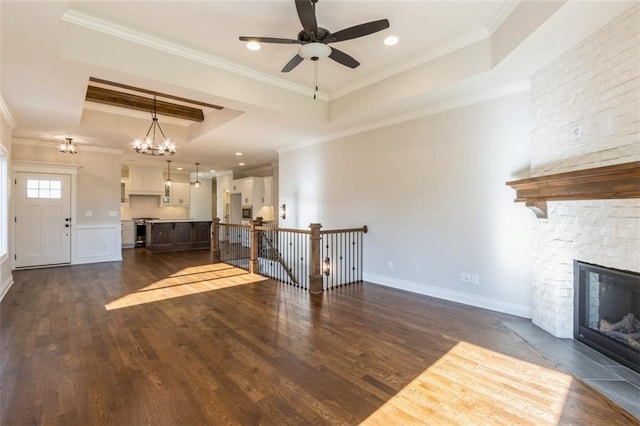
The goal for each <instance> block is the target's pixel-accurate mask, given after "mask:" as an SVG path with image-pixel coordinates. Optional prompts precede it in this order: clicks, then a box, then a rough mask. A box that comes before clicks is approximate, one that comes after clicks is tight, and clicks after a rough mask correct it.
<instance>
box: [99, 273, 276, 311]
mask: <svg viewBox="0 0 640 426" xmlns="http://www.w3.org/2000/svg"><path fill="white" fill-rule="evenodd" d="M264 280H266V278H265V277H262V276H260V275H256V274H250V273H248V272H247V271H245V270H243V269H239V268H234V267H231V266H229V265H225V264H222V263H216V264H211V265H201V266H192V267H188V268H184V269H182V270H180V271H178V272H176V273H174V274H171V275H169V276H168V277H167V278H163V279H161V280H158V281H156V282H154V283H152V284H149V285H148V286H146V287H143V288H141V289H139V290H136V291H135V292H133V293H130V294H127V295H125V296H122V297H120V298H118V299H116V300H114V301H113V302H110V303H107V304H106V305H105V308H106V309H107V310H108V311H110V310H112V309H120V308H127V307H129V306H136V305H141V304H145V303H152V302H158V301H161V300H167V299H173V298H176V297H182V296H189V295H192V294H197V293H204V292H207V291H213V290H220V289H223V288H228V287H235V286H239V285H244V284H251V283H255V282H260V281H264Z"/></svg>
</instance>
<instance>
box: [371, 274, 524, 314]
mask: <svg viewBox="0 0 640 426" xmlns="http://www.w3.org/2000/svg"><path fill="white" fill-rule="evenodd" d="M363 279H364V280H365V281H368V282H371V283H375V284H379V285H383V286H386V287H392V288H397V289H398V290H406V291H410V292H412V293H418V294H422V295H425V296H431V297H435V298H437V299H444V300H449V301H451V302H457V303H463V304H465V305H471V306H476V307H478V308H483V309H489V310H491V311H496V312H502V313H504V314H510V315H515V316H518V317H522V318H528V319H531V314H532V312H531V308H530V307H528V306H524V305H518V304H515V303H510V302H505V301H503V300H497V299H492V298H489V297H484V296H477V295H474V294H469V293H463V292H461V291H457V290H451V289H447V288H442V287H435V286H432V285H429V284H424V283H417V282H414V281H406V280H399V279H397V278H391V277H386V276H384V275H376V274H364V276H363Z"/></svg>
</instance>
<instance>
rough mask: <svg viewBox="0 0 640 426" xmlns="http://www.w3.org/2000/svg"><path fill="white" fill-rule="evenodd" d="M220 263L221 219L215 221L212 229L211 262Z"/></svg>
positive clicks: (217, 218)
mask: <svg viewBox="0 0 640 426" xmlns="http://www.w3.org/2000/svg"><path fill="white" fill-rule="evenodd" d="M219 261H220V218H219V217H216V218H214V219H213V228H212V229H211V262H219Z"/></svg>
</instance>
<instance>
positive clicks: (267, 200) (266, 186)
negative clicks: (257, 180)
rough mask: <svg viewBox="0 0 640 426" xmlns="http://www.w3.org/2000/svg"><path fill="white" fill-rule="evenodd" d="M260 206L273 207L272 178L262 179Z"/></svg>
mask: <svg viewBox="0 0 640 426" xmlns="http://www.w3.org/2000/svg"><path fill="white" fill-rule="evenodd" d="M262 205H263V206H273V177H272V176H267V177H264V178H262Z"/></svg>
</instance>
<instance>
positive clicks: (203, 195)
mask: <svg viewBox="0 0 640 426" xmlns="http://www.w3.org/2000/svg"><path fill="white" fill-rule="evenodd" d="M200 182H201V185H200V188H196V187H194V186H193V185H192V186H191V217H192V218H193V219H195V220H211V219H212V218H211V203H212V202H213V194H212V192H211V191H212V190H213V189H212V188H211V179H204V178H200Z"/></svg>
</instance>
